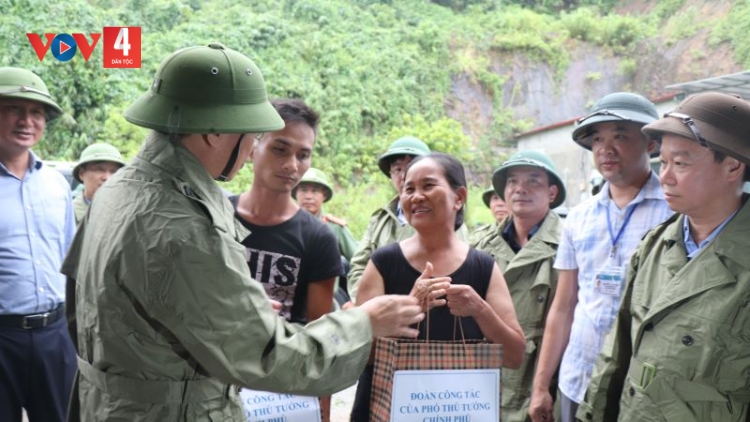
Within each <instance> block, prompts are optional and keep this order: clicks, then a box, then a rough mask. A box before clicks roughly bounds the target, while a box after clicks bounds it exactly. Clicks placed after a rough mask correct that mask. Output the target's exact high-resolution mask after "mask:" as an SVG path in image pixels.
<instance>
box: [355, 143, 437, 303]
mask: <svg viewBox="0 0 750 422" xmlns="http://www.w3.org/2000/svg"><path fill="white" fill-rule="evenodd" d="M429 153H430V148H429V147H428V146H427V144H425V143H424V142H422V141H421V140H420V139H417V138H415V137H413V136H404V137H402V138H399V139H397V140H395V141H394V142H393V143H391V145H390V146H389V147H388V150H386V152H384V153H383V154H382V155H381V156H380V158H378V168H379V169H380V171H381V172H382V173H383V174H384V175H386V176H387V177H388V178H389V179H390V180H391V183H392V184H393V187H394V188H395V189H396V193H397V194H396V197H395V198H393V199H391V201H390V202H388V204H387V205H386V206H384V207H382V208H379V209H378V210H376V211H375V212H374V213H372V216H371V217H370V222H369V223H368V224H367V229H366V230H365V234H364V235H363V236H362V239H361V240H360V241H359V245H358V248H357V252H355V253H354V256H353V257H352V259H351V262H350V264H351V269H350V270H349V275H348V277H347V283H348V285H349V286H348V289H347V290H348V291H349V295H350V296H351V297H352V298H356V297H357V289H358V288H359V279H360V278H361V277H362V273H363V272H364V270H365V267H366V266H367V262H368V261H369V260H370V255H372V253H373V252H375V250H376V249H377V248H379V247H381V246H385V245H390V244H391V243H394V242H399V241H401V240H404V239H406V238H407V237H409V236H411V235H412V234H414V229H413V228H412V227H411V226H410V225H409V224H408V223H407V222H406V218H405V217H404V212H403V210H402V209H401V204H400V202H399V197H398V193H400V192H401V186H402V185H403V183H404V173H405V172H406V166H407V165H408V164H409V163H410V162H411V160H412V159H413V158H414V157H418V156H420V155H426V154H429Z"/></svg>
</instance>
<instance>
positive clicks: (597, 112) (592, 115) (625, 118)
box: [576, 109, 631, 125]
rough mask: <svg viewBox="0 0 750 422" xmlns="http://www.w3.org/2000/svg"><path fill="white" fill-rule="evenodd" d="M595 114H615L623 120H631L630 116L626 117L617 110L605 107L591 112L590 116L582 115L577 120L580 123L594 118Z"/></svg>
mask: <svg viewBox="0 0 750 422" xmlns="http://www.w3.org/2000/svg"><path fill="white" fill-rule="evenodd" d="M594 116H614V117H617V118H618V119H622V120H631V119H630V118H628V117H625V116H623V115H622V114H620V113H617V112H616V111H612V110H607V109H603V110H597V111H595V112H593V113H591V114H589V115H588V116H584V117H581V118H580V119H578V120H576V122H577V123H578V124H579V125H580V124H581V123H583V122H585V121H586V120H588V119H590V118H592V117H594Z"/></svg>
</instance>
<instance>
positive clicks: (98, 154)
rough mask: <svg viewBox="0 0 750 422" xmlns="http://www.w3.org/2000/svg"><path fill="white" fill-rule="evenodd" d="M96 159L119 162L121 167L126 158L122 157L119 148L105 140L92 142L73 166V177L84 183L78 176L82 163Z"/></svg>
mask: <svg viewBox="0 0 750 422" xmlns="http://www.w3.org/2000/svg"><path fill="white" fill-rule="evenodd" d="M94 161H110V162H113V163H117V164H119V165H120V167H122V166H124V165H125V160H124V159H123V158H122V154H120V151H118V150H117V148H115V147H113V146H112V145H110V144H106V143H104V142H100V143H97V144H91V145H89V146H87V147H86V149H84V150H83V151H82V152H81V157H80V158H79V159H78V164H76V166H75V167H73V177H74V178H75V179H76V180H78V181H79V182H81V183H83V180H81V178H80V176H78V170H79V169H80V168H81V166H82V165H84V164H86V163H91V162H94Z"/></svg>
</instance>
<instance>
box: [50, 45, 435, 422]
mask: <svg viewBox="0 0 750 422" xmlns="http://www.w3.org/2000/svg"><path fill="white" fill-rule="evenodd" d="M125 118H126V119H127V120H128V121H129V122H131V123H133V124H136V125H139V126H142V127H145V128H148V129H151V131H150V132H149V134H148V136H147V138H146V140H145V141H144V143H143V145H142V147H141V150H140V151H139V152H138V155H137V156H136V157H135V158H134V159H133V161H132V162H131V165H129V166H126V167H125V168H123V169H122V170H120V171H118V172H117V173H116V174H115V175H114V176H113V177H112V178H110V180H109V181H108V182H107V183H106V184H104V185H103V186H102V187H101V188H100V189H99V190H98V191H97V194H96V201H94V202H92V204H91V208H90V210H89V212H88V214H87V215H86V216H85V217H84V219H83V221H82V222H81V225H80V226H79V229H78V232H77V233H76V238H75V240H74V241H73V245H72V247H71V249H70V252H69V254H68V256H67V258H66V260H65V263H64V264H63V269H62V271H63V273H64V274H65V275H67V276H68V286H67V291H68V297H67V299H68V302H67V303H68V307H67V309H68V312H69V314H70V315H71V316H72V317H73V319H72V320H71V322H72V327H71V329H72V331H73V334H74V335H75V340H77V350H78V368H79V386H78V388H77V389H76V392H78V393H79V395H80V397H79V401H76V403H78V402H79V403H80V412H79V413H76V414H74V415H72V416H71V419H78V418H79V417H80V420H83V421H120V420H136V419H137V420H139V421H177V420H179V421H217V420H221V421H235V422H240V421H245V420H247V419H246V416H245V414H244V411H243V409H242V406H241V403H240V401H239V395H238V391H237V390H238V389H237V388H236V387H235V386H242V387H248V388H252V389H256V390H271V391H279V392H290V393H299V394H307V395H326V394H331V393H333V392H335V391H338V390H340V389H343V388H345V387H347V386H349V385H351V384H353V383H354V382H355V380H356V378H357V376H358V375H359V373H360V372H361V370H362V368H364V366H365V363H366V362H367V359H368V356H369V354H370V349H371V346H372V339H373V337H380V336H410V337H413V336H415V335H416V330H413V329H411V328H409V325H410V324H415V323H417V322H418V321H420V320H421V319H422V318H423V314H422V313H421V312H420V309H419V306H418V303H416V301H415V300H410V299H408V298H404V297H394V296H389V297H384V298H383V300H381V301H379V302H377V303H375V304H374V305H373V306H367V305H369V304H370V302H368V303H367V304H366V305H364V306H363V307H359V308H356V309H350V310H347V311H341V312H335V313H332V314H329V315H326V316H324V317H322V318H320V319H319V320H318V321H315V322H314V323H311V324H308V325H307V326H305V327H302V326H299V325H294V324H289V323H287V322H285V321H283V320H282V319H281V318H280V317H279V316H277V315H276V314H275V312H274V311H273V309H272V307H271V304H270V303H269V301H268V298H267V296H266V294H265V292H264V291H263V288H262V286H261V285H260V284H259V283H257V282H254V281H253V280H252V279H251V277H250V273H249V270H248V267H247V262H246V261H245V250H244V247H243V246H242V245H241V244H240V243H239V241H240V240H241V239H243V238H244V237H246V235H247V232H246V231H245V230H244V229H242V228H240V226H239V225H238V224H235V222H234V218H233V211H232V207H231V205H230V203H229V201H228V200H227V199H226V198H225V196H224V194H223V193H222V191H221V189H219V187H218V186H217V185H216V184H215V182H214V181H215V180H218V181H225V180H230V179H232V178H233V177H234V175H235V174H236V173H237V172H238V171H239V169H240V168H241V167H242V165H243V164H244V163H245V161H246V160H247V159H248V156H249V155H250V150H251V147H252V145H253V140H254V139H257V138H258V137H259V136H260V134H262V133H263V132H268V131H277V130H279V129H281V128H283V127H284V123H283V121H282V119H281V118H280V117H279V114H278V113H277V112H276V110H275V109H274V108H273V107H272V105H271V104H270V103H269V101H268V99H267V94H266V89H265V82H264V80H263V76H262V75H261V73H260V70H259V69H258V67H257V66H256V65H255V63H253V62H252V61H251V60H250V59H249V58H248V57H246V56H245V55H243V54H241V53H239V52H237V51H234V50H231V49H229V48H226V47H224V46H223V45H221V44H218V43H212V44H209V45H208V46H199V47H188V48H184V49H181V50H178V51H176V52H175V53H173V54H171V55H170V56H169V57H167V58H166V59H165V60H164V61H163V62H162V63H161V65H160V66H159V68H158V69H157V71H156V75H155V77H154V80H153V82H152V83H151V86H150V88H149V90H148V92H146V93H145V94H144V95H143V96H141V97H140V98H139V99H138V100H136V101H135V103H134V104H132V105H131V106H130V107H129V108H128V109H127V110H126V112H125Z"/></svg>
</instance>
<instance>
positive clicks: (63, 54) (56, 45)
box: [26, 33, 102, 62]
mask: <svg viewBox="0 0 750 422" xmlns="http://www.w3.org/2000/svg"><path fill="white" fill-rule="evenodd" d="M90 36H91V39H92V42H91V43H89V41H88V40H87V39H86V35H84V34H80V33H76V34H49V33H47V34H44V37H45V38H47V43H46V44H45V43H44V42H42V37H40V36H39V35H38V34H26V37H28V38H29V42H30V43H31V46H32V47H33V48H34V52H35V53H36V56H37V57H39V61H42V60H44V56H46V55H47V51H49V50H52V55H53V56H55V58H56V59H57V60H59V61H61V62H67V61H69V60H70V59H72V58H73V56H75V55H76V51H77V50H78V49H79V48H80V49H81V55H82V56H83V59H84V60H86V61H89V57H91V53H92V52H93V51H94V47H96V43H97V42H98V41H99V38H101V36H102V34H90Z"/></svg>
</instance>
